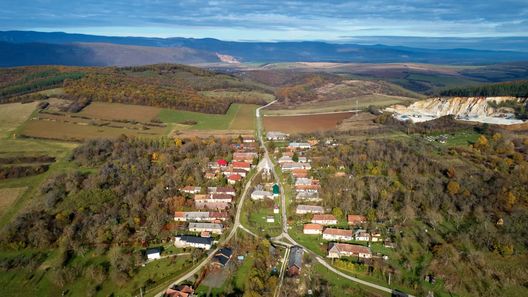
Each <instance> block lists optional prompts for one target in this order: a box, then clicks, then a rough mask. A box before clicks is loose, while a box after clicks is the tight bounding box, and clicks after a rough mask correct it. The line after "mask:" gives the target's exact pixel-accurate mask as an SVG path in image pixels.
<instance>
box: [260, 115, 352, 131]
mask: <svg viewBox="0 0 528 297" xmlns="http://www.w3.org/2000/svg"><path fill="white" fill-rule="evenodd" d="M354 114H355V113H354V112H337V113H327V114H314V115H296V116H265V117H264V128H265V129H266V130H267V131H282V132H287V133H303V132H316V131H328V130H332V129H335V128H336V126H337V125H338V124H339V123H340V122H341V121H343V120H345V119H347V118H349V117H351V116H352V115H354Z"/></svg>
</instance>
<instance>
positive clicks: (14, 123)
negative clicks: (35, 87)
mask: <svg viewBox="0 0 528 297" xmlns="http://www.w3.org/2000/svg"><path fill="white" fill-rule="evenodd" d="M37 104H38V103H37V102H31V103H26V104H22V103H9V104H0V139H1V138H8V137H9V136H10V134H12V133H13V132H14V131H15V130H16V128H17V127H18V126H20V125H21V124H22V123H23V122H24V121H25V120H27V118H28V117H29V116H30V115H31V113H32V112H33V111H34V110H35V108H36V107H37Z"/></svg>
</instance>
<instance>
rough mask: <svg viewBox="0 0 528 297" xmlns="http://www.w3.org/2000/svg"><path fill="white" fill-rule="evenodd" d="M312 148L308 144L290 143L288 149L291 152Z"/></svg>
mask: <svg viewBox="0 0 528 297" xmlns="http://www.w3.org/2000/svg"><path fill="white" fill-rule="evenodd" d="M311 147H312V146H311V145H310V144H309V143H307V142H290V144H289V145H288V148H289V149H290V150H296V149H310V148H311Z"/></svg>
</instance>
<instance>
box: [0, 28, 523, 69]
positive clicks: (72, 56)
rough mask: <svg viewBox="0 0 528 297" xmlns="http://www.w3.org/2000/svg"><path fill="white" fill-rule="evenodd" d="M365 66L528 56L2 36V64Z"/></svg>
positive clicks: (508, 59) (354, 46)
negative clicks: (294, 64) (311, 64)
mask: <svg viewBox="0 0 528 297" xmlns="http://www.w3.org/2000/svg"><path fill="white" fill-rule="evenodd" d="M236 61H240V62H259V63H276V62H361V63H401V62H415V63H431V64H465V65H471V64H493V63H502V62H514V61H528V52H524V51H498V50H477V49H461V48H456V49H431V48H418V47H405V46H388V45H361V44H334V43H326V42H314V41H309V42H308V41H306V42H232V41H221V40H217V39H212V38H204V39H193V38H179V37H176V38H149V37H110V36H97V35H84V34H67V33H61V32H53V33H44V32H33V31H4V32H0V66H2V67H10V66H23V65H46V64H54V65H77V66H110V65H117V66H131V65H144V64H153V63H182V64H199V63H217V62H231V63H232V62H236Z"/></svg>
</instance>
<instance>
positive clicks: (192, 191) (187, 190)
mask: <svg viewBox="0 0 528 297" xmlns="http://www.w3.org/2000/svg"><path fill="white" fill-rule="evenodd" d="M201 191H202V188H200V187H194V186H185V187H183V188H181V189H180V192H183V193H187V194H198V193H200V192H201Z"/></svg>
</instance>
